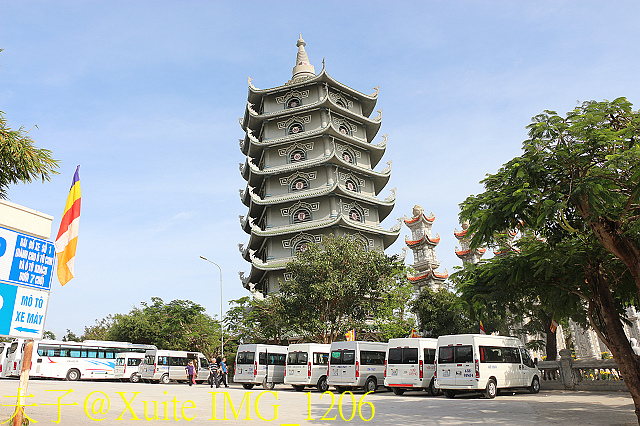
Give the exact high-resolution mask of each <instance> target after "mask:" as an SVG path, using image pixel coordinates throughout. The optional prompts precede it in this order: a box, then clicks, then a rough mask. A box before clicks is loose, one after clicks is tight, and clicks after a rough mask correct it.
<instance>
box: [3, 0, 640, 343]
mask: <svg viewBox="0 0 640 426" xmlns="http://www.w3.org/2000/svg"><path fill="white" fill-rule="evenodd" d="M638 16H640V4H639V3H638V2H633V1H614V2H606V3H604V2H585V1H580V2H578V1H537V2H524V1H404V2H391V1H388V2H383V1H367V2H360V1H352V2H344V1H325V2H299V1H296V2H293V1H278V2H275V1H272V2H241V1H238V2H223V1H217V2H216V1H180V2H177V1H173V2H171V1H136V2H131V1H108V2H105V1H102V2H99V1H83V2H80V1H60V0H58V1H55V2H51V1H23V2H9V1H3V2H1V3H0V48H3V49H5V50H4V52H2V53H0V110H2V111H4V112H5V113H6V118H7V119H8V122H9V125H11V126H12V127H19V126H25V127H26V128H27V129H31V131H30V135H31V137H32V138H33V139H34V140H35V141H36V142H37V144H38V146H39V147H42V148H48V149H50V150H52V151H53V153H54V157H55V158H57V159H59V160H60V174H59V175H56V176H54V177H53V179H52V181H51V182H49V183H45V184H41V183H34V184H30V185H22V186H13V187H11V188H10V190H9V199H10V201H13V202H15V203H18V204H22V205H25V206H28V207H30V208H33V209H36V210H39V211H42V212H45V213H48V214H50V215H53V216H54V217H55V219H54V222H53V226H52V238H54V237H55V234H56V233H57V229H58V225H59V222H60V217H61V214H62V210H63V207H64V202H65V200H66V197H67V194H68V190H69V186H70V184H71V179H72V176H73V172H74V170H75V167H76V166H77V165H78V164H80V165H81V168H80V181H81V185H82V214H81V221H80V237H79V244H78V251H77V256H76V278H75V279H73V280H72V281H71V282H69V284H67V285H66V286H65V287H60V285H59V284H58V283H57V281H56V282H54V285H53V290H52V293H51V297H50V302H49V310H48V315H47V320H46V321H47V322H46V329H49V330H53V331H54V332H55V333H56V335H57V336H58V337H61V336H62V335H63V334H64V332H65V330H66V329H71V330H73V331H75V332H76V333H81V332H82V331H83V327H84V326H85V325H91V324H93V323H94V321H95V320H96V319H100V318H103V317H104V316H106V315H107V314H110V313H111V314H113V313H124V312H128V311H129V310H130V309H131V308H132V307H133V306H136V305H139V303H140V302H141V301H148V300H150V298H151V297H152V296H158V297H161V298H163V299H164V300H165V301H170V300H174V299H191V300H194V301H195V302H197V303H200V304H202V305H203V306H205V307H206V308H207V312H208V313H209V314H215V315H218V314H219V310H220V296H219V295H220V289H219V275H218V274H219V273H218V269H217V268H216V267H215V266H213V265H211V264H209V263H206V262H204V261H203V260H201V259H200V258H199V256H200V255H203V256H205V257H207V258H209V259H211V260H213V261H214V262H217V263H218V264H220V266H221V267H222V271H223V282H224V302H225V303H224V304H225V307H226V306H227V303H226V302H227V301H228V300H231V299H236V298H239V297H241V296H244V295H247V294H248V292H246V291H245V290H244V289H243V288H242V286H241V284H240V281H239V278H238V271H248V270H249V264H248V263H246V262H245V261H244V260H243V259H242V258H241V256H240V254H239V252H238V248H237V244H238V243H246V241H248V236H247V235H246V234H245V233H244V232H243V231H242V230H241V229H240V225H239V220H238V215H243V214H246V207H245V206H244V205H243V204H242V203H241V202H240V198H239V196H238V190H239V189H241V188H244V186H245V182H244V181H243V180H242V178H241V176H240V173H239V171H238V163H239V162H243V161H244V158H243V156H242V154H241V152H240V150H239V147H238V139H239V138H242V137H243V133H242V130H241V128H240V126H239V125H238V117H240V116H242V115H243V114H244V109H245V105H246V97H247V76H250V77H251V78H252V79H253V84H254V85H255V86H257V87H259V88H268V87H274V86H278V85H281V84H283V83H285V82H286V81H287V80H289V79H290V78H291V70H292V68H293V66H294V65H295V58H296V52H297V48H296V45H295V44H296V41H297V39H298V34H299V33H302V36H303V38H304V39H305V41H306V42H307V47H306V50H307V52H308V54H309V58H310V61H311V63H312V64H313V65H315V67H316V71H319V70H320V69H321V68H322V59H323V58H324V59H325V61H326V67H327V71H328V73H329V74H330V75H331V76H332V77H334V78H336V79H337V80H339V81H341V82H342V83H344V84H347V85H348V86H351V87H353V88H354V89H356V90H359V91H361V92H363V93H367V94H368V93H372V92H373V87H375V86H380V96H379V100H378V105H377V107H378V108H382V109H383V110H384V116H383V119H382V128H381V130H380V133H379V136H378V138H377V139H376V140H377V141H379V140H380V137H381V135H383V134H388V135H389V139H388V140H389V141H388V144H387V152H386V154H385V157H384V158H383V161H382V162H381V166H382V167H384V163H385V162H386V161H389V160H393V171H392V175H391V179H390V182H389V184H388V186H387V187H386V189H385V190H383V191H382V193H381V194H380V196H381V197H382V198H384V197H386V196H387V195H388V194H389V189H391V188H393V187H397V188H398V194H397V204H396V207H395V209H394V211H393V212H392V214H391V215H390V216H389V218H388V219H387V220H386V221H385V222H384V223H383V226H384V227H386V228H390V227H391V226H393V224H394V223H395V222H396V221H395V219H396V218H398V217H401V216H403V215H408V216H410V215H411V208H412V207H413V205H415V204H420V205H422V206H423V207H424V209H425V211H426V212H430V211H433V212H434V214H435V215H436V221H435V223H434V225H433V231H434V233H436V232H437V233H439V234H440V236H441V242H440V245H439V246H438V248H437V251H436V252H437V255H438V259H439V260H440V261H441V263H442V265H441V267H440V269H441V270H443V269H444V268H448V270H449V271H450V272H451V271H452V270H453V268H454V267H455V266H458V265H460V262H459V260H458V258H457V257H456V256H455V254H454V248H455V246H456V244H457V240H456V239H455V238H454V236H453V231H454V229H455V228H456V227H457V228H460V225H459V224H458V221H457V214H458V204H459V203H460V202H462V201H463V200H464V199H465V198H466V197H467V196H468V195H470V194H475V193H478V192H480V191H481V190H482V188H481V186H480V185H479V181H480V180H481V179H482V178H483V177H484V176H485V174H487V173H493V172H495V171H496V170H497V169H498V168H499V166H500V165H501V164H503V163H505V162H506V161H508V160H509V159H511V158H513V157H514V156H516V155H518V154H519V153H520V147H521V143H522V141H523V140H525V139H526V137H527V134H526V129H525V126H526V125H527V124H528V123H529V122H530V119H531V117H532V116H534V115H536V114H538V113H540V112H542V111H543V110H544V109H552V110H556V111H558V112H561V113H565V112H567V111H569V110H571V109H573V108H574V107H575V106H576V104H577V102H578V101H584V100H591V99H595V100H602V99H609V100H612V99H614V98H616V97H619V96H626V97H627V98H628V99H629V100H630V101H631V102H632V103H634V104H635V105H636V107H638V106H640V85H639V84H638V81H639V79H638V71H637V70H638V69H640V56H639V55H638V46H639V45H640V33H639V32H638V30H637V18H638ZM33 126H37V128H32V127H33ZM382 167H380V166H379V167H378V169H381V168H382ZM406 234H408V230H407V229H406V228H405V229H404V230H403V233H402V234H401V237H400V238H399V239H398V241H397V242H396V243H395V244H394V245H393V246H391V247H390V248H389V249H388V251H387V252H388V253H399V252H400V251H401V250H402V247H403V246H404V238H403V237H404V235H406ZM407 262H408V263H412V262H413V258H412V256H411V254H409V255H408V256H407Z"/></svg>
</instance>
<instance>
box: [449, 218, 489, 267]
mask: <svg viewBox="0 0 640 426" xmlns="http://www.w3.org/2000/svg"><path fill="white" fill-rule="evenodd" d="M468 230H469V222H464V223H463V224H462V231H458V230H457V229H456V230H455V231H454V232H453V235H454V236H455V237H456V238H457V239H458V242H459V243H460V249H459V250H458V247H456V256H458V257H459V258H460V260H462V264H463V265H464V264H467V263H478V262H479V261H480V259H481V258H482V256H483V255H484V254H485V252H486V251H487V249H484V248H480V249H474V250H471V248H470V247H469V241H471V238H470V235H467V231H468Z"/></svg>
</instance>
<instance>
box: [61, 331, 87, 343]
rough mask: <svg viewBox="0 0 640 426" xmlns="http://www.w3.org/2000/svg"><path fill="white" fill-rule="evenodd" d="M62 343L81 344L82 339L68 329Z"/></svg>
mask: <svg viewBox="0 0 640 426" xmlns="http://www.w3.org/2000/svg"><path fill="white" fill-rule="evenodd" d="M62 341H63V342H81V341H82V339H81V338H80V337H79V336H78V335H77V334H76V333H74V332H73V331H71V330H69V329H68V328H67V334H65V335H64V336H62Z"/></svg>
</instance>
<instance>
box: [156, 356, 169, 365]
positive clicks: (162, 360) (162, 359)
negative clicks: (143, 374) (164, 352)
mask: <svg viewBox="0 0 640 426" xmlns="http://www.w3.org/2000/svg"><path fill="white" fill-rule="evenodd" d="M158 365H169V357H168V356H159V357H158Z"/></svg>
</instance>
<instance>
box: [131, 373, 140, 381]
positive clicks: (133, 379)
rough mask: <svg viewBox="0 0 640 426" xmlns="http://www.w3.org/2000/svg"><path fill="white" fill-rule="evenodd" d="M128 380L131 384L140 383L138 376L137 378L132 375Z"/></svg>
mask: <svg viewBox="0 0 640 426" xmlns="http://www.w3.org/2000/svg"><path fill="white" fill-rule="evenodd" d="M129 380H130V381H131V383H138V382H139V381H140V376H138V375H137V374H136V373H133V374H132V375H131V378H130V379H129Z"/></svg>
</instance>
